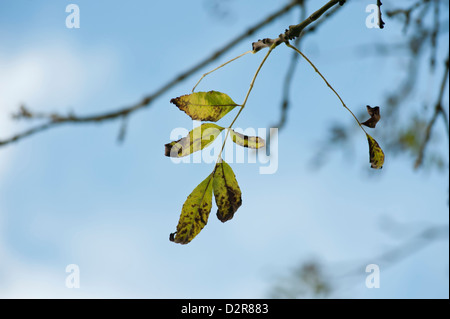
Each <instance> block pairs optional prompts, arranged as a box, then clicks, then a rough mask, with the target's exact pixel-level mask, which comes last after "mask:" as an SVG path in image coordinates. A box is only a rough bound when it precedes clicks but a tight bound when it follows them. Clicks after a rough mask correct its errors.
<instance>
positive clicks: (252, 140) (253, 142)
mask: <svg viewBox="0 0 450 319" xmlns="http://www.w3.org/2000/svg"><path fill="white" fill-rule="evenodd" d="M230 135H231V139H232V140H233V142H234V143H236V144H238V145H241V146H243V147H249V148H261V147H264V145H266V142H265V141H264V139H262V138H261V137H258V136H247V135H243V134H241V133H238V132H235V131H233V130H230Z"/></svg>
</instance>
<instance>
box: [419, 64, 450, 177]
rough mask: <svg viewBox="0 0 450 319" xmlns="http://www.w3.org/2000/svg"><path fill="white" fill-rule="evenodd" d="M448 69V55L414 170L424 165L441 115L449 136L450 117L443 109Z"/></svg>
mask: <svg viewBox="0 0 450 319" xmlns="http://www.w3.org/2000/svg"><path fill="white" fill-rule="evenodd" d="M448 68H449V56H448V55H447V60H446V61H445V72H444V77H443V78H442V82H441V87H440V89H439V95H438V99H437V101H436V105H435V107H434V113H433V116H432V117H431V119H430V121H429V122H428V125H427V128H426V130H425V138H424V140H423V142H422V145H421V146H420V149H419V155H418V156H417V159H416V163H415V165H414V168H416V169H417V168H419V167H420V166H421V165H422V163H423V158H424V156H425V149H426V147H427V144H428V142H429V141H430V138H431V131H432V129H433V126H434V124H435V123H436V119H437V117H438V116H439V115H442V118H443V120H444V123H445V127H446V129H447V136H449V124H448V116H447V112H445V110H444V108H443V107H442V101H443V99H444V92H445V88H446V84H447V78H448Z"/></svg>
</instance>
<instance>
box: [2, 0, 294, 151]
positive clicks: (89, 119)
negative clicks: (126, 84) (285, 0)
mask: <svg viewBox="0 0 450 319" xmlns="http://www.w3.org/2000/svg"><path fill="white" fill-rule="evenodd" d="M297 5H298V1H297V0H294V1H292V2H290V3H289V4H287V5H285V6H284V7H282V8H281V9H279V10H277V11H276V12H274V13H272V14H270V15H269V16H267V17H266V18H264V19H263V20H261V21H260V22H258V23H256V24H255V25H254V26H252V27H250V28H249V29H247V30H246V31H244V32H243V33H241V34H240V35H238V36H237V37H235V38H234V39H232V40H231V41H229V42H228V43H226V44H225V45H224V46H222V47H221V48H220V49H218V50H216V51H215V52H214V53H212V54H211V55H210V56H209V57H207V58H206V59H204V60H202V61H201V62H199V63H197V64H196V65H194V66H192V67H191V68H189V69H188V70H186V71H184V72H182V73H180V74H179V75H178V76H176V77H174V78H173V79H172V80H170V81H168V82H167V83H165V84H164V85H162V86H161V87H160V88H159V89H157V90H156V91H154V92H153V93H151V94H149V95H147V96H145V97H144V98H143V99H142V100H141V101H139V102H137V103H135V104H131V105H129V106H125V107H122V108H119V109H117V110H115V111H108V112H104V113H100V114H92V115H86V116H75V115H74V114H70V115H67V116H65V115H59V114H47V115H45V114H39V116H33V115H34V114H33V113H31V112H30V116H28V117H26V118H30V119H31V118H41V119H42V118H45V119H47V122H45V123H44V124H41V125H38V126H36V127H34V128H31V129H28V130H26V131H24V132H21V133H18V134H16V135H14V136H12V137H9V138H6V139H3V140H0V147H1V146H4V145H7V144H10V143H12V142H16V141H18V140H21V139H22V138H24V137H28V136H31V135H33V134H35V133H37V132H42V131H45V130H47V129H50V128H53V127H57V126H60V125H61V124H67V123H74V124H80V123H98V122H105V121H109V120H116V119H121V118H123V117H126V116H128V115H130V114H131V113H134V112H135V111H138V110H140V109H144V108H146V107H148V106H149V105H151V103H152V102H154V100H155V99H157V98H158V97H160V96H161V95H162V94H163V93H165V92H167V91H168V90H169V89H171V88H173V87H174V86H175V85H177V84H179V83H181V82H182V81H184V80H185V79H186V78H188V77H190V76H191V75H193V74H194V73H195V72H197V71H198V70H200V69H202V68H203V67H205V66H207V65H208V64H210V63H211V62H213V61H216V60H217V59H218V58H220V57H221V56H223V55H224V54H225V53H227V52H228V51H230V50H231V49H232V48H234V47H235V46H236V45H238V44H239V43H241V42H242V41H243V40H244V39H246V38H248V37H250V36H251V35H253V34H254V33H255V32H256V31H258V30H259V29H261V28H262V27H264V26H266V25H267V24H269V23H271V22H272V21H273V20H275V19H276V18H278V17H280V16H282V15H284V14H286V13H287V12H289V11H290V10H291V9H292V8H294V7H295V6H297ZM36 115H37V114H36Z"/></svg>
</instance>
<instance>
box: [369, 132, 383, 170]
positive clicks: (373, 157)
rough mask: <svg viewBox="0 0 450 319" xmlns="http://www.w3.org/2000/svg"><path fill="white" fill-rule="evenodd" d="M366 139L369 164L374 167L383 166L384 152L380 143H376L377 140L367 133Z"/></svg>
mask: <svg viewBox="0 0 450 319" xmlns="http://www.w3.org/2000/svg"><path fill="white" fill-rule="evenodd" d="M366 135H367V140H368V141H369V154H370V164H371V167H372V168H374V169H380V168H383V164H384V152H383V150H382V149H381V147H380V145H378V143H377V141H375V139H374V138H373V137H372V136H370V135H369V134H367V133H366Z"/></svg>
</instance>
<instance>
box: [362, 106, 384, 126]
mask: <svg viewBox="0 0 450 319" xmlns="http://www.w3.org/2000/svg"><path fill="white" fill-rule="evenodd" d="M366 107H367V113H369V115H370V119H368V120H367V121H365V122H363V123H361V124H362V125H365V126H368V127H370V128H375V126H376V125H377V123H378V121H379V120H380V118H381V117H380V107H379V106H375V107H370V105H367V106H366Z"/></svg>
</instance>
